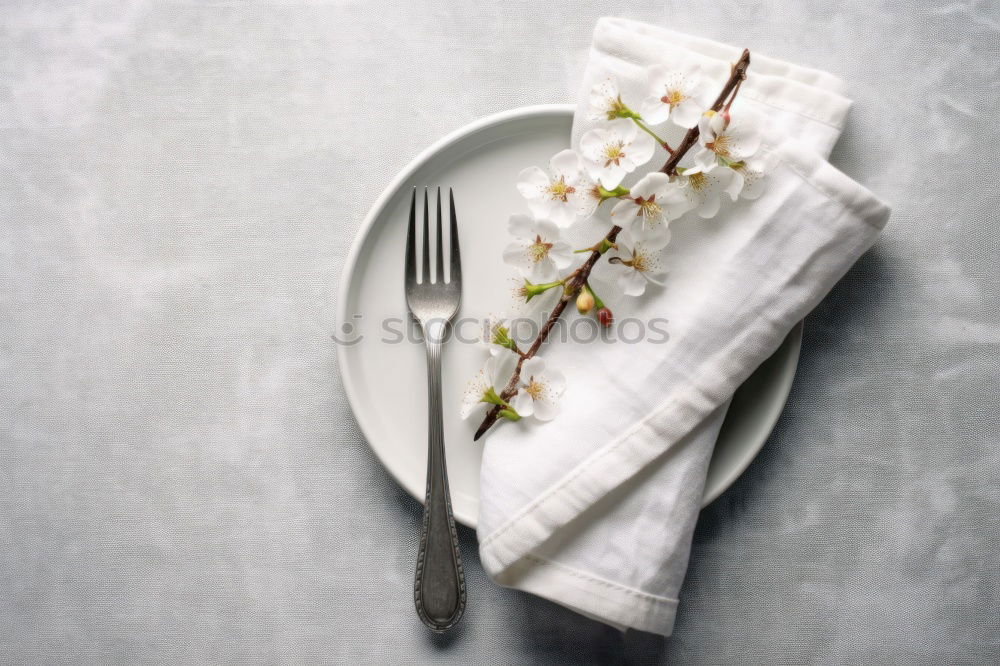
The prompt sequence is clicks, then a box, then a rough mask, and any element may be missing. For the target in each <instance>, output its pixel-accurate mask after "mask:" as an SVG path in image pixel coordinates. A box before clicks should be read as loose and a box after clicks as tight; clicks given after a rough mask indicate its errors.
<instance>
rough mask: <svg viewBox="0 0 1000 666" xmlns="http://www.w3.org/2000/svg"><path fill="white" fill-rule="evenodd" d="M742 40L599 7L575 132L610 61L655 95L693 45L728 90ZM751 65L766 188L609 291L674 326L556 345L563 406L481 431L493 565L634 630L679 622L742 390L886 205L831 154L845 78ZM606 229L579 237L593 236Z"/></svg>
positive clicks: (678, 233)
mask: <svg viewBox="0 0 1000 666" xmlns="http://www.w3.org/2000/svg"><path fill="white" fill-rule="evenodd" d="M738 55H739V50H738V49H736V48H731V47H728V46H725V45H722V44H717V43H714V42H711V41H707V40H703V39H697V38H693V37H688V36H684V35H680V34H677V33H673V32H670V31H667V30H663V29H659V28H655V27H653V26H648V25H643V24H639V23H634V22H630V21H625V20H621V19H608V18H605V19H602V20H600V21H599V22H598V24H597V28H596V31H595V34H594V42H593V47H592V50H591V54H590V59H589V63H588V65H587V69H586V73H585V75H584V79H583V84H582V86H581V97H580V99H581V106H580V109H579V110H578V113H577V116H576V119H575V122H574V129H573V140H574V146H576V145H577V142H578V140H579V137H580V135H581V134H582V133H583V132H585V131H586V130H587V129H588V128H589V123H590V121H589V120H588V119H587V112H586V109H587V101H586V100H587V97H588V95H589V91H590V89H591V87H592V86H593V85H594V84H595V83H598V82H600V81H602V80H604V79H606V78H608V77H609V76H613V77H615V78H616V79H617V80H618V83H619V85H620V88H621V91H622V93H623V95H622V96H623V98H624V99H630V98H632V99H635V98H637V97H638V98H639V99H641V93H642V92H643V90H642V83H641V82H642V80H643V73H644V70H645V68H646V67H648V66H649V65H653V64H659V63H662V64H665V65H668V66H670V65H672V64H673V65H676V64H677V63H678V62H679V61H682V60H689V59H692V58H693V59H696V60H697V61H698V63H699V64H700V66H701V68H702V70H703V72H704V73H705V75H706V76H707V78H708V79H709V80H710V81H712V82H713V84H712V85H713V86H716V87H717V88H718V89H721V86H722V83H723V82H724V81H725V80H726V78H727V77H728V75H729V71H730V63H731V62H732V61H735V60H736V58H737V57H738ZM749 71H750V73H749V78H748V79H747V81H746V82H745V84H744V86H743V89H742V90H741V91H740V95H739V98H738V101H737V104H736V106H734V111H733V113H734V117H735V116H736V115H737V114H738V113H741V112H742V110H744V109H746V110H749V109H755V110H757V111H759V112H760V114H759V115H761V116H762V117H765V118H767V119H769V123H770V124H769V130H768V133H767V138H766V140H765V143H766V145H765V150H766V151H768V153H769V154H770V159H771V162H772V165H771V167H770V169H769V172H768V175H767V179H768V182H767V186H766V189H765V191H764V194H763V195H762V196H761V197H760V198H759V199H757V200H754V201H740V202H738V203H735V204H730V205H728V207H726V208H724V210H723V212H721V213H720V214H719V215H718V216H716V217H715V218H713V219H711V220H701V219H699V218H697V217H696V216H692V215H690V214H689V215H687V216H685V217H684V218H681V219H680V220H677V221H675V222H673V223H671V231H672V239H671V242H670V245H669V246H668V247H667V250H666V255H665V258H666V261H667V263H668V265H669V275H668V276H667V279H666V286H665V287H663V288H662V289H650V290H647V292H646V294H645V295H644V296H642V297H641V298H638V299H629V302H628V303H627V304H626V303H624V302H623V303H622V304H620V305H619V304H618V303H615V304H613V305H612V308H613V309H615V311H616V315H617V316H619V317H622V316H627V317H635V318H637V319H639V320H641V321H648V320H650V319H652V318H657V317H660V318H666V319H668V320H669V323H668V324H667V325H666V330H667V331H668V335H669V339H668V340H667V341H666V342H665V343H662V342H657V341H656V339H655V338H654V337H653V336H649V337H644V338H643V340H641V341H639V342H635V343H628V342H625V341H622V340H619V341H618V342H615V343H613V344H601V343H595V342H590V343H588V342H586V341H583V340H577V341H574V340H558V341H551V342H549V343H548V344H546V345H545V346H544V347H543V348H542V355H543V356H544V357H545V359H546V361H547V363H548V364H550V365H552V366H555V367H558V368H560V369H561V370H562V371H563V372H564V374H565V375H566V377H567V380H568V387H567V390H566V393H565V394H564V395H563V396H562V399H561V402H560V405H561V412H560V414H559V416H558V417H557V418H556V419H555V420H554V421H551V422H548V423H539V422H532V423H530V424H523V423H507V422H503V423H501V424H499V425H498V426H496V427H495V429H494V430H493V431H492V432H491V433H490V434H489V435H488V436H487V439H486V441H485V449H484V456H483V464H482V472H481V479H482V481H481V483H482V489H481V496H480V517H479V528H478V533H479V539H480V555H481V558H482V562H483V565H484V567H485V568H486V570H487V572H488V573H489V575H490V576H491V577H492V578H493V579H494V580H495V581H496V582H497V583H499V584H502V585H505V586H509V587H513V588H517V589H521V590H525V591H527V592H530V593H533V594H537V595H539V596H542V597H545V598H547V599H550V600H552V601H555V602H557V603H560V604H562V605H564V606H567V607H569V608H571V609H574V610H576V611H578V612H580V613H582V614H585V615H587V616H589V617H592V618H595V619H598V620H601V621H603V622H605V623H608V624H610V625H613V626H616V627H618V628H620V629H625V628H629V627H632V628H637V629H641V630H645V631H650V632H655V633H658V634H663V635H669V634H670V632H671V630H672V627H673V623H674V615H675V612H676V607H677V593H678V591H679V589H680V587H681V583H682V581H683V578H684V572H685V570H686V568H687V560H688V554H689V551H690V546H691V536H692V533H693V530H694V526H695V522H696V520H697V517H698V512H699V508H700V501H701V497H702V492H703V486H704V481H705V476H706V471H707V467H708V463H709V460H710V459H711V455H712V449H713V447H714V445H715V440H716V437H717V435H718V431H719V427H720V425H721V423H722V420H723V418H724V416H725V411H726V408H727V407H728V404H729V400H730V399H731V397H732V395H733V392H734V391H735V390H736V388H737V387H738V386H739V385H740V384H741V383H742V382H743V381H744V380H745V379H746V378H747V377H748V376H749V375H750V374H751V373H752V372H753V371H754V369H756V367H757V366H758V365H759V364H760V363H761V362H762V361H763V360H765V359H766V358H767V357H768V356H769V355H770V354H772V353H773V352H774V351H775V349H776V348H777V347H778V345H779V344H780V343H781V341H782V340H783V339H784V337H785V336H786V334H787V333H788V332H789V330H791V328H792V327H793V326H794V325H795V324H796V323H797V322H798V321H799V320H801V319H802V318H803V317H804V316H805V315H806V314H807V313H808V312H809V311H810V310H811V309H812V308H813V307H815V305H816V304H817V303H818V302H819V301H820V300H821V299H822V298H823V297H824V296H825V295H826V294H827V293H828V292H829V290H830V289H831V287H832V286H833V285H834V284H835V283H836V282H837V281H838V280H839V279H840V278H841V276H843V274H844V273H845V272H846V271H847V269H848V268H849V267H850V266H851V265H852V264H853V263H854V262H855V260H857V258H858V257H859V256H860V255H861V254H862V253H863V252H865V250H867V249H868V248H869V247H870V246H871V244H872V243H873V242H874V240H875V238H876V237H877V236H878V234H879V232H880V231H881V229H882V227H883V226H884V225H885V223H886V221H887V218H888V214H889V209H888V208H887V206H886V205H885V204H884V203H882V202H881V201H879V200H878V199H877V198H876V197H875V196H874V195H872V194H871V193H870V192H868V191H867V190H866V189H865V188H863V187H862V186H861V185H859V184H858V183H856V182H854V181H852V180H851V179H850V178H848V177H847V176H845V175H844V174H842V173H841V172H839V171H838V170H837V169H835V168H834V167H833V166H831V165H830V164H829V163H827V162H826V156H827V155H828V153H829V151H830V149H831V148H832V146H833V144H834V142H835V141H836V139H837V137H838V136H839V134H840V131H841V127H842V125H843V121H844V118H845V116H846V113H847V110H848V107H849V106H850V102H849V101H848V100H847V99H845V98H844V97H843V96H842V95H841V91H842V90H843V84H842V83H840V82H839V80H837V79H836V78H835V77H832V76H830V75H829V74H825V73H823V72H818V71H814V70H809V69H806V68H802V67H799V66H797V65H793V64H789V63H783V62H780V61H777V60H771V59H768V58H765V57H763V56H760V55H758V54H756V53H754V54H752V60H751V66H750V70H749ZM653 168H655V166H654V167H653ZM606 226H607V225H605V227H606ZM600 228H601V227H600V226H594V227H593V228H591V229H589V230H584V231H582V232H581V234H582V236H581V237H582V238H588V239H589V241H590V242H593V240H594V233H595V232H594V230H595V229H600ZM605 230H606V228H605ZM598 237H599V236H598ZM595 275H596V273H595ZM621 300H622V301H624V300H625V299H624V298H623V299H621ZM651 340H653V341H651Z"/></svg>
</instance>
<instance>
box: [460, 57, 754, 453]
mask: <svg viewBox="0 0 1000 666" xmlns="http://www.w3.org/2000/svg"><path fill="white" fill-rule="evenodd" d="M749 66H750V52H749V51H748V50H744V51H743V53H742V55H741V56H740V58H739V60H737V62H736V63H734V64H733V67H732V71H731V73H730V76H729V79H728V80H727V82H726V84H725V85H724V86H723V88H722V90H721V92H720V93H719V95H718V96H717V97H716V99H715V102H714V103H713V104H712V105H711V106H710V107H709V108H708V110H707V111H705V112H704V113H701V114H700V115H699V113H698V110H697V107H696V106H695V110H694V112H693V113H692V110H691V106H692V105H695V104H696V99H697V95H696V92H694V91H693V90H694V89H693V87H692V85H691V82H690V81H688V80H686V79H685V78H684V76H683V75H679V74H676V73H673V72H665V71H664V70H663V68H656V67H654V68H651V69H650V71H649V78H650V81H651V86H652V88H651V89H652V91H653V92H654V94H653V95H652V96H651V97H650V98H649V99H648V100H646V102H644V104H643V115H640V114H638V113H636V112H634V111H632V110H631V109H630V108H629V107H628V106H626V105H625V104H624V103H623V102H622V100H621V97H620V95H618V93H617V87H616V86H614V85H611V84H610V82H606V83H604V84H601V85H599V86H597V87H595V89H594V92H593V94H592V101H591V106H592V109H593V108H594V106H595V99H596V100H597V110H598V113H597V116H598V117H603V118H605V119H606V120H608V121H609V129H601V128H598V129H595V130H591V131H590V132H588V133H587V134H585V135H584V137H583V138H582V139H581V148H582V150H583V152H584V154H585V156H586V157H588V158H589V160H590V161H589V164H590V166H591V167H593V166H594V165H595V164H596V166H597V169H596V170H595V173H596V174H597V175H595V176H594V179H595V180H596V181H597V182H596V183H593V182H589V181H588V180H587V179H586V177H585V176H579V177H578V178H577V180H573V178H572V174H573V172H574V168H575V169H577V170H579V167H578V163H579V160H580V158H579V157H578V156H577V155H576V154H574V153H573V152H572V151H563V153H560V154H559V155H556V156H555V157H554V158H553V160H552V171H553V172H554V173H555V174H556V175H555V176H553V177H551V178H550V177H549V176H548V175H547V174H545V173H544V172H543V171H542V170H541V169H538V168H537V167H533V168H531V169H526V170H525V171H524V172H523V173H522V183H520V184H519V188H521V190H522V193H525V196H527V197H528V198H529V205H531V204H532V203H534V204H535V206H532V209H533V211H532V212H534V213H535V214H536V215H542V216H545V217H551V218H552V219H559V218H558V217H557V216H560V215H561V216H564V217H568V218H572V216H573V213H571V212H568V211H569V208H568V207H567V206H563V207H558V204H559V203H560V202H561V203H563V204H566V203H567V202H568V201H569V197H570V196H571V195H574V194H579V193H577V192H576V190H577V189H578V188H579V189H586V190H587V192H588V193H589V194H590V197H589V198H590V202H589V204H588V203H587V202H586V201H583V203H582V204H580V207H579V209H580V210H584V209H586V211H587V212H584V216H589V215H590V214H591V213H592V212H593V210H594V209H595V208H596V207H597V205H600V204H601V203H603V202H604V201H605V200H607V199H618V200H619V203H618V204H617V205H616V206H615V210H614V211H613V212H612V214H615V213H616V212H622V213H624V214H625V215H624V216H623V217H626V218H631V219H632V220H634V219H635V218H638V219H639V220H640V222H622V224H627V223H631V224H633V225H636V224H638V225H639V226H640V229H639V231H640V232H642V231H649V229H650V228H652V227H655V226H656V225H658V224H659V223H660V222H662V223H663V225H662V227H663V229H665V227H666V222H667V221H669V220H670V219H675V218H676V217H679V216H680V215H682V214H683V213H684V212H686V211H687V210H694V209H696V210H697V211H698V213H699V215H701V216H702V217H711V216H712V215H714V214H715V212H716V211H717V210H718V193H715V197H714V199H713V198H711V197H708V196H707V194H706V192H705V190H708V189H709V188H708V181H709V176H710V175H711V174H712V173H715V172H714V170H715V169H716V168H717V167H721V169H720V172H718V173H722V174H723V176H722V177H715V178H714V180H715V181H721V182H725V183H726V185H725V193H727V194H729V195H730V196H731V197H732V198H733V199H734V200H735V199H736V198H737V196H739V195H740V194H741V193H742V194H743V195H744V196H746V197H748V198H749V197H750V196H751V193H750V190H752V189H754V188H752V187H751V185H752V184H753V183H754V182H755V181H756V180H758V178H759V175H760V173H759V169H757V168H752V167H751V165H750V164H749V163H748V162H747V158H748V157H749V156H750V155H752V154H753V153H754V151H755V150H756V146H757V144H755V143H754V141H755V140H756V139H754V138H749V139H748V138H747V137H745V136H742V137H741V135H740V134H739V133H738V132H734V131H733V130H732V128H730V127H729V125H730V117H729V110H730V107H731V106H732V104H733V101H734V100H735V98H736V95H737V93H738V92H739V89H740V86H741V85H742V83H743V81H744V80H745V79H746V73H747V68H748V67H749ZM701 108H704V107H701ZM644 116H645V120H647V121H652V122H655V121H657V120H658V121H660V122H662V121H664V120H666V119H667V118H670V119H672V120H674V121H675V122H676V123H677V124H680V125H681V126H682V127H687V128H688V129H687V132H686V133H685V134H684V136H683V138H682V139H681V140H680V142H679V143H678V144H677V145H676V147H673V148H671V147H670V146H669V145H668V144H667V143H666V141H663V140H662V139H660V137H659V136H658V135H656V134H655V133H654V132H653V131H652V130H650V129H649V128H648V126H647V125H646V124H645V122H644ZM629 121H631V122H632V123H634V124H635V125H636V126H638V128H639V129H641V130H643V131H644V132H645V133H646V134H648V135H650V136H651V137H653V138H654V139H655V141H656V143H657V144H658V145H660V146H661V147H662V148H664V149H665V150H666V151H667V152H668V154H669V158H668V159H667V161H666V163H665V164H664V165H663V167H662V168H661V169H660V170H659V173H651V174H648V175H647V176H646V177H645V178H643V179H641V180H640V181H639V182H637V183H636V184H635V185H633V186H632V188H631V190H629V189H627V188H625V187H623V186H621V185H620V183H621V179H622V178H623V177H624V176H625V174H626V173H628V172H629V171H631V170H632V169H634V168H635V167H636V166H638V165H639V164H641V163H642V162H644V161H646V160H648V159H649V157H651V156H652V154H651V153H649V154H648V155H646V156H645V158H644V159H643V157H639V158H637V157H636V155H641V154H642V153H643V150H642V148H641V146H639V145H638V144H639V142H638V141H634V139H632V138H628V137H629V136H631V137H634V136H635V127H632V130H631V132H632V134H631V135H628V134H627V130H622V128H623V127H625V128H627V127H631V124H629ZM621 123H626V125H624V126H623V125H622V124H621ZM612 125H613V126H614V129H617V130H618V131H619V132H622V133H621V134H618V135H617V136H616V135H615V134H614V132H613V131H612V129H611V127H612ZM692 125H693V126H692ZM623 136H625V137H626V138H622V137H623ZM640 136H641V135H640ZM741 138H742V139H743V146H742V148H741V149H737V144H739V142H740V140H741ZM645 140H646V141H650V139H645ZM588 143H589V144H590V146H591V147H590V149H589V150H588V148H587V146H585V145H584V144H588ZM699 144H700V146H701V150H700V151H699V152H698V154H697V155H696V156H695V165H694V166H691V167H688V168H686V169H682V168H680V166H679V164H680V161H681V159H682V158H683V157H684V156H685V155H686V154H687V153H688V151H690V150H691V148H693V147H695V146H696V145H699ZM595 145H596V146H597V152H596V157H595V155H594V146H595ZM626 147H627V150H626ZM650 150H651V147H650ZM588 152H589V153H591V154H589V155H588ZM626 152H627V153H628V156H629V158H630V159H631V160H633V161H634V162H633V163H630V162H629V161H628V160H626V159H625V158H626ZM623 162H624V166H623ZM567 174H569V175H570V177H569V179H568V177H567ZM661 174H662V175H661ZM679 181H683V183H681V182H679ZM571 183H576V186H574V185H572V184H571ZM537 192H541V194H538V193H537ZM753 196H755V195H753ZM657 197H659V200H657ZM683 203H689V204H690V205H689V206H687V207H683V205H682V204H683ZM536 206H542V209H541V210H540V211H539V210H536V209H535V208H536ZM552 206H556V208H555V209H553V208H552ZM671 212H673V214H672V215H670V214H669V213H671ZM511 231H512V232H513V233H514V235H515V237H521V238H524V239H526V242H527V244H526V245H523V246H517V245H515V246H512V247H513V249H512V250H511V249H508V252H505V259H507V258H508V256H507V255H508V253H510V257H511V258H512V263H513V262H515V261H516V262H522V263H523V265H521V266H520V267H521V268H522V271H524V270H530V271H538V273H537V275H538V276H547V278H546V279H548V280H551V277H552V275H551V273H552V272H553V271H554V270H556V268H557V267H558V265H559V264H560V263H564V262H565V261H566V259H565V251H566V250H565V247H564V246H565V244H564V243H561V242H559V241H558V240H557V237H558V230H557V228H556V227H555V226H554V225H551V223H549V222H547V221H546V220H544V219H542V220H535V221H534V222H532V221H531V220H530V219H528V218H526V217H525V216H514V217H513V218H511ZM622 231H623V227H622V226H620V225H617V224H616V225H614V226H612V227H611V229H610V231H608V233H607V234H606V235H605V236H604V238H603V239H602V240H601V241H599V242H598V243H596V244H595V245H594V246H593V247H591V248H587V250H583V251H585V252H589V254H588V256H587V258H586V260H585V261H584V262H583V264H581V265H580V266H579V267H578V268H576V269H575V270H573V271H572V272H571V273H570V274H569V275H567V276H566V277H565V278H563V279H562V280H556V281H554V282H552V281H548V282H545V283H544V284H542V283H541V282H542V281H543V280H542V279H539V280H537V281H536V282H535V283H532V282H530V281H528V280H525V287H524V288H523V289H522V292H524V293H525V294H526V297H527V299H528V300H530V298H532V297H534V296H535V295H537V294H540V293H542V292H544V291H547V290H548V289H550V288H556V287H561V290H562V293H561V294H560V297H559V301H558V302H557V303H556V304H555V307H553V309H552V312H551V313H550V315H549V317H548V318H547V320H546V321H545V323H544V324H543V325H542V327H541V329H540V330H539V332H538V335H537V336H536V337H535V339H534V340H533V341H532V343H531V345H530V346H529V347H528V348H527V349H526V350H524V351H522V350H520V349H519V348H518V347H517V345H516V343H514V342H513V341H512V340H511V339H510V338H509V337H508V333H507V330H506V329H504V328H502V327H501V328H499V329H496V330H497V331H499V334H497V335H494V333H493V332H491V333H490V338H491V339H490V340H489V342H491V343H492V347H494V348H496V347H499V348H500V349H501V350H502V351H501V353H503V351H508V352H509V351H512V352H514V353H515V354H516V356H517V365H516V367H515V368H514V370H513V374H512V375H511V376H510V378H509V380H508V381H507V383H506V385H505V386H504V388H503V390H502V391H501V392H500V393H499V394H498V393H496V391H495V390H494V389H493V387H492V384H491V383H490V382H488V381H487V382H484V383H483V382H481V383H480V384H477V385H476V388H475V390H474V391H473V392H472V393H471V394H470V395H471V397H472V400H471V401H467V404H466V405H465V409H464V415H468V413H469V412H470V411H471V409H470V408H471V407H472V406H474V405H475V404H476V403H483V402H485V403H488V404H489V405H490V408H489V410H488V411H487V413H486V415H485V417H484V419H483V421H482V423H481V424H480V426H479V428H478V430H477V431H476V435H475V439H477V440H478V439H479V438H480V437H482V436H483V435H484V434H485V433H486V431H487V430H489V429H490V427H492V426H493V424H494V423H496V422H497V421H498V420H499V419H500V418H507V419H510V420H518V419H519V418H521V416H524V415H526V413H531V411H532V410H533V411H534V413H535V415H536V416H537V417H539V418H543V419H547V418H551V416H552V413H553V411H554V410H553V409H552V406H551V404H550V399H551V398H553V397H554V396H553V393H556V397H557V394H558V392H561V391H562V388H561V380H562V376H561V374H560V373H558V372H557V371H549V373H548V374H549V380H548V381H545V379H546V378H545V377H543V376H542V375H541V373H544V372H545V366H544V363H543V362H542V361H541V359H536V358H535V355H536V354H537V353H538V350H539V349H540V348H541V346H542V344H543V343H544V342H545V340H546V339H547V338H548V335H549V333H550V332H551V330H552V328H553V326H555V324H556V322H557V321H558V320H559V318H560V317H561V316H562V313H563V311H564V310H565V309H566V307H567V305H568V304H569V302H570V300H571V299H574V298H575V299H576V301H577V308H578V309H579V310H580V312H581V313H587V312H589V311H591V310H592V309H593V308H594V307H595V305H596V307H597V310H596V313H597V317H598V320H599V322H600V323H601V324H602V325H604V326H609V325H610V324H611V319H612V317H611V311H610V310H608V308H607V307H605V306H604V304H603V302H601V301H600V299H599V298H597V295H596V294H595V293H594V292H593V290H592V289H591V288H590V285H589V284H588V279H589V278H590V274H591V271H592V270H593V269H594V266H595V265H596V264H597V262H598V261H599V260H600V258H601V257H602V256H603V255H604V254H605V253H607V252H608V251H609V250H611V249H615V250H619V255H620V256H615V257H612V258H611V259H610V260H609V261H610V262H611V263H613V264H618V265H623V266H625V267H627V268H628V269H632V270H630V271H629V273H630V276H629V279H630V280H631V281H629V280H626V281H623V285H624V286H623V291H624V293H625V294H627V295H639V294H641V293H642V292H643V290H644V289H645V284H646V282H647V281H648V282H653V283H656V282H655V281H654V280H653V279H652V278H651V277H649V276H648V275H646V274H643V272H644V271H649V265H650V264H651V263H655V256H654V255H653V254H650V252H653V253H655V251H657V250H659V249H660V248H662V247H663V246H664V245H665V244H666V242H667V240H669V234H667V235H665V236H664V235H661V236H660V237H659V239H657V238H651V237H648V236H643V235H640V234H639V233H636V232H635V231H633V235H634V236H635V238H634V240H633V241H632V249H631V250H628V254H626V253H625V252H623V251H621V250H620V248H619V247H618V243H617V242H618V238H619V234H620V233H621V232H622ZM532 237H534V238H532ZM643 246H646V247H643ZM522 250H523V252H522ZM550 255H551V256H550ZM543 268H544V269H545V271H544V272H542V269H543ZM531 275H532V276H533V277H535V276H536V273H535V272H532V273H531ZM636 280H637V281H636ZM496 361H497V358H493V359H491V363H490V364H488V365H487V369H488V370H489V373H490V374H492V373H493V372H494V371H495V368H496V366H497V365H498V363H497V362H496ZM536 372H537V373H538V374H539V378H538V380H536V378H535V373H536ZM524 374H528V375H531V379H530V382H529V383H528V384H527V385H526V386H524V387H521V386H520V384H521V378H522V375H524ZM554 377H555V378H557V379H555V380H552V378H554ZM555 384H558V385H559V388H558V390H555V389H552V388H551V387H552V386H554V385H555ZM522 394H523V395H522ZM515 396H517V397H518V400H517V401H514V404H513V405H512V404H511V401H512V400H513V399H514V398H515ZM543 408H544V409H543ZM519 412H520V413H519Z"/></svg>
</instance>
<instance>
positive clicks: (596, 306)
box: [583, 282, 604, 312]
mask: <svg viewBox="0 0 1000 666" xmlns="http://www.w3.org/2000/svg"><path fill="white" fill-rule="evenodd" d="M583 288H584V289H586V290H587V291H588V292H590V295H591V296H593V297H594V311H595V312H596V311H597V310H600V309H601V308H603V307H604V301H602V300H601V297H600V296H598V295H597V292H596V291H594V288H593V287H591V286H590V283H589V282H584V283H583Z"/></svg>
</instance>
